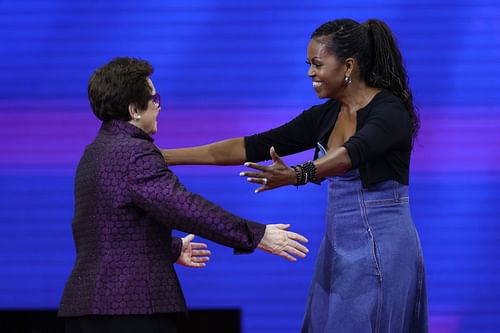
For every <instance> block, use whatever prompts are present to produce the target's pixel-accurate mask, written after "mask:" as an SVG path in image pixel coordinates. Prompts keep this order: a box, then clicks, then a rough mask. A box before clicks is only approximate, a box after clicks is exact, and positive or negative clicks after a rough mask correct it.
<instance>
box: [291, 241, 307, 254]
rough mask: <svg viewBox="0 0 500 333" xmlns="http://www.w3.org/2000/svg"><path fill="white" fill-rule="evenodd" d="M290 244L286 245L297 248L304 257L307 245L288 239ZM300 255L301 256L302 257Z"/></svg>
mask: <svg viewBox="0 0 500 333" xmlns="http://www.w3.org/2000/svg"><path fill="white" fill-rule="evenodd" d="M289 242H290V244H289V245H288V246H289V247H291V248H293V249H295V250H297V251H300V253H303V254H304V257H305V255H306V254H307V253H309V250H308V249H307V247H305V246H304V245H302V244H300V243H298V242H296V241H294V240H291V241H289ZM304 257H302V258H304Z"/></svg>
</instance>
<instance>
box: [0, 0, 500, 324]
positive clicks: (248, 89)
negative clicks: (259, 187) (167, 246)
mask: <svg viewBox="0 0 500 333" xmlns="http://www.w3.org/2000/svg"><path fill="white" fill-rule="evenodd" d="M343 17H351V18H354V19H357V20H360V21H363V20H365V19H368V18H372V17H375V18H381V19H384V20H386V22H387V23H388V24H389V25H390V26H391V27H392V28H393V30H394V32H395V34H396V36H397V38H398V40H399V43H400V46H401V48H402V51H403V54H404V56H405V61H406V64H407V68H408V72H409V76H410V83H411V85H412V87H413V89H414V95H415V100H416V103H417V105H418V106H419V108H420V113H421V117H422V129H421V132H420V136H419V138H418V140H417V142H416V146H415V151H414V155H413V160H412V173H411V205H412V210H413V213H414V220H415V223H416V225H417V228H418V230H419V231H420V235H421V238H422V243H423V249H424V255H425V260H426V265H427V276H428V287H429V307H430V324H431V332H438V333H452V332H453V333H480V332H499V331H500V288H499V286H500V260H499V253H500V229H499V222H500V205H499V203H498V198H499V197H500V93H499V92H500V80H499V77H500V39H499V36H500V24H499V22H500V3H499V2H498V1H493V0H491V1H490V0H476V1H463V0H446V1H430V0H423V1H419V2H414V3H413V2H411V1H403V0H381V1H357V0H354V1H348V2H345V1H344V2H342V1H322V2H318V1H284V0H283V1H274V0H266V1H240V2H239V1H231V0H218V1H217V0H213V1H209V0H206V1H202V0H200V1H62V0H61V1H34V0H33V1H1V2H0V18H1V19H0V59H1V61H0V72H1V75H0V119H1V122H0V123H1V128H2V133H4V134H3V135H4V142H3V144H2V145H0V184H1V186H0V308H2V309H50V308H57V306H58V303H59V300H60V297H61V292H62V289H63V286H64V283H65V281H66V279H67V277H68V275H69V273H70V270H71V268H72V264H73V260H74V257H75V254H74V246H73V242H72V236H71V220H72V214H73V176H74V171H75V167H76V165H77V163H78V160H79V157H80V155H81V153H82V151H83V149H84V147H85V145H86V144H87V143H89V142H90V141H91V140H92V139H93V137H94V136H95V133H96V132H97V129H98V126H99V122H98V121H97V120H96V119H95V118H94V116H93V115H92V113H91V111H90V108H89V105H88V102H87V100H86V91H87V80H88V77H89V76H90V74H91V72H92V71H93V70H94V69H95V68H96V67H97V66H100V65H102V64H104V63H105V62H107V61H109V60H110V59H111V58H113V57H115V56H123V55H127V56H134V57H139V58H145V59H148V60H150V61H151V62H152V63H153V64H154V66H155V69H156V72H155V74H154V75H153V80H154V81H155V83H156V87H157V89H158V91H159V92H161V93H162V96H163V104H164V106H163V108H162V113H161V115H160V117H159V134H158V135H157V136H156V141H155V142H156V143H157V144H158V145H159V146H161V147H179V146H184V145H193V144H202V143H207V142H210V141H213V140H219V139H224V138H227V137H231V136H242V135H247V134H252V133H255V132H257V131H260V130H265V129H268V128H271V127H275V126H277V125H280V124H281V123H283V122H285V121H287V120H289V119H291V118H292V117H294V116H295V115H297V114H298V113H299V112H301V111H302V110H304V109H306V108H307V107H309V106H310V105H313V104H319V103H321V101H319V100H317V99H316V96H315V94H314V92H313V90H312V87H311V82H310V80H309V79H308V78H307V76H306V70H307V66H306V65H305V64H304V60H305V59H306V46H307V43H308V39H309V36H310V34H311V32H312V31H313V30H314V29H315V28H316V27H317V26H318V25H319V24H321V23H323V22H325V21H327V20H330V19H335V18H343ZM311 157H312V153H311V152H306V153H303V154H301V155H300V156H295V157H288V158H286V161H287V162H290V163H294V162H296V161H303V160H306V159H309V158H311ZM173 170H174V171H175V172H176V173H177V174H178V175H179V176H180V178H181V180H182V181H183V182H184V183H185V184H186V185H187V187H188V188H189V189H190V190H192V191H195V192H198V193H200V194H202V195H204V196H206V197H207V198H209V199H210V200H212V201H214V202H216V203H218V204H220V205H222V206H223V207H225V208H226V209H228V210H230V211H233V212H235V213H237V214H241V215H242V216H245V217H247V218H251V219H254V220H257V221H261V222H265V223H276V222H286V223H291V224H292V225H293V228H294V229H295V230H297V231H298V232H301V233H303V234H305V235H307V236H308V237H309V239H310V248H311V250H312V251H311V253H310V255H309V256H308V258H307V259H305V260H301V261H299V262H297V263H289V262H286V261H284V260H282V259H280V258H278V257H273V256H269V255H267V254H264V253H260V252H259V253H255V254H253V255H248V256H246V255H245V256H233V255H232V251H231V250H230V249H227V248H224V247H221V246H219V245H216V244H213V243H210V246H211V249H212V251H213V258H212V260H211V262H210V264H209V265H208V267H207V268H205V269H201V270H189V269H183V268H179V269H178V272H179V275H180V279H181V281H182V284H183V286H184V290H185V295H186V298H187V302H188V304H189V306H190V307H191V308H225V307H237V308H241V310H242V317H243V322H242V329H243V332H245V333H262V332H273V333H280V332H281V333H289V332H298V330H299V327H300V323H301V319H302V314H303V309H304V304H305V300H306V295H307V291H308V285H309V283H310V280H311V276H312V272H313V265H314V260H315V256H316V253H317V248H318V245H319V241H320V239H321V237H322V234H323V229H324V210H325V202H326V188H325V185H323V186H315V185H310V186H307V187H303V188H300V189H295V188H283V189H279V190H276V191H272V192H266V193H261V194H258V195H255V194H254V193H253V190H254V187H253V186H252V185H251V184H248V183H246V182H245V181H244V180H243V179H241V178H240V177H238V172H239V171H240V170H242V168H241V167H201V166H198V167H180V166H179V167H174V168H173Z"/></svg>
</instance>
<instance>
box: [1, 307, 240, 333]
mask: <svg viewBox="0 0 500 333" xmlns="http://www.w3.org/2000/svg"><path fill="white" fill-rule="evenodd" d="M240 320H241V313H240V310H239V309H192V310H189V311H188V315H187V318H186V319H181V320H180V321H179V325H178V328H179V333H204V332H217V333H240V331H241V324H240ZM0 332H2V333H64V320H63V319H61V318H58V317H57V311H56V310H0Z"/></svg>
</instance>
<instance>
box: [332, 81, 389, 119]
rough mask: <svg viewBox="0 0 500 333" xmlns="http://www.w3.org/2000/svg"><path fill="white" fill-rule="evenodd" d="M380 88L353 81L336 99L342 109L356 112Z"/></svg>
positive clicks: (368, 101) (369, 100) (366, 103)
mask: <svg viewBox="0 0 500 333" xmlns="http://www.w3.org/2000/svg"><path fill="white" fill-rule="evenodd" d="M380 90H381V89H379V88H373V87H369V86H367V85H366V84H365V83H364V82H359V81H353V82H352V83H351V84H350V85H348V86H347V87H346V88H345V89H344V91H343V92H342V94H341V95H340V96H338V97H337V98H336V99H337V100H338V101H339V102H340V105H341V108H342V110H345V111H347V112H349V113H356V112H357V111H358V110H360V109H362V108H364V107H365V106H366V105H368V103H370V102H371V100H372V99H373V98H374V97H375V95H377V94H378V93H379V92H380Z"/></svg>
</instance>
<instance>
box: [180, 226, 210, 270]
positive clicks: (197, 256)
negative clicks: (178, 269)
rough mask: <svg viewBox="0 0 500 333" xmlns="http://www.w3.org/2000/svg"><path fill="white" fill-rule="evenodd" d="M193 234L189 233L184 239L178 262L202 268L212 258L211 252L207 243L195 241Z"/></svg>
mask: <svg viewBox="0 0 500 333" xmlns="http://www.w3.org/2000/svg"><path fill="white" fill-rule="evenodd" d="M193 238H194V235H193V234H189V235H187V236H186V237H183V238H181V239H182V249H181V254H180V256H179V258H178V259H177V261H176V263H178V264H179V265H182V266H186V267H191V268H202V267H205V266H206V264H205V263H206V262H208V261H209V260H210V255H211V252H210V251H209V250H205V249H207V247H208V246H207V244H205V243H193V242H191V241H192V240H193Z"/></svg>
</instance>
